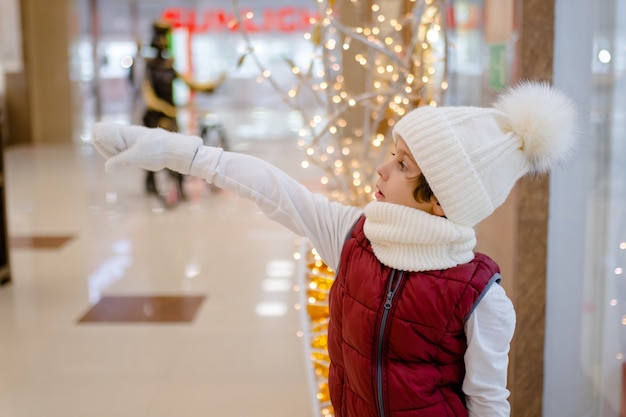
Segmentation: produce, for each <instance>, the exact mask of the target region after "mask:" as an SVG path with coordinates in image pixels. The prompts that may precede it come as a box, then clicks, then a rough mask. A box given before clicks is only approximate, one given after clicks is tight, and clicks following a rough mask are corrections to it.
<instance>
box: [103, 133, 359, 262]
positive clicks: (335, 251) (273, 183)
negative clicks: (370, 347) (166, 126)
mask: <svg viewBox="0 0 626 417" xmlns="http://www.w3.org/2000/svg"><path fill="white" fill-rule="evenodd" d="M93 136H94V145H95V146H96V148H97V149H98V151H99V152H100V153H101V154H102V155H103V156H104V157H105V158H107V159H108V160H107V162H106V165H105V166H106V168H107V170H109V171H112V170H116V169H119V168H122V167H125V166H136V167H140V168H143V169H147V170H151V171H157V170H160V169H163V168H169V169H172V170H174V171H177V172H180V173H182V174H191V175H195V176H198V177H201V178H204V179H205V180H206V181H207V182H209V183H212V184H214V185H216V186H218V187H221V188H223V189H225V190H228V191H231V192H233V193H236V194H238V195H239V196H241V197H244V198H247V199H250V200H252V201H254V202H255V203H256V204H257V205H258V206H259V208H260V209H261V210H262V211H263V212H264V213H265V215H266V216H267V217H268V218H270V219H272V220H275V221H277V222H279V223H280V224H282V225H283V226H285V227H287V228H289V229H290V230H291V231H293V232H294V233H296V234H297V235H299V236H304V237H307V238H308V239H309V240H311V242H312V244H313V245H314V247H315V248H316V249H317V251H318V252H319V253H320V255H321V256H322V258H323V259H324V261H325V262H326V264H327V265H328V266H330V267H331V268H333V269H336V267H337V265H338V263H339V255H340V253H341V248H342V247H343V243H344V240H345V237H346V235H347V233H348V232H349V230H350V229H351V228H352V226H353V224H354V222H355V221H356V220H357V218H358V217H359V216H360V215H361V209H359V208H356V207H350V206H345V205H342V204H340V203H337V202H331V201H330V200H328V199H327V198H326V197H325V196H323V195H321V194H315V193H311V192H310V191H309V190H308V189H307V188H306V187H304V186H303V185H302V184H300V183H298V182H297V181H295V180H294V179H293V178H291V177H290V176H288V175H287V174H286V173H284V172H283V171H282V170H280V169H279V168H277V167H275V166H274V165H272V164H270V163H268V162H266V161H264V160H262V159H259V158H256V157H254V156H251V155H245V154H240V153H233V152H225V151H223V150H222V149H220V148H214V147H209V146H203V143H202V140H201V139H200V138H199V137H196V136H188V135H182V134H179V133H172V132H167V131H165V130H163V129H149V128H146V127H142V126H124V125H118V124H113V123H97V124H96V125H95V126H94V129H93Z"/></svg>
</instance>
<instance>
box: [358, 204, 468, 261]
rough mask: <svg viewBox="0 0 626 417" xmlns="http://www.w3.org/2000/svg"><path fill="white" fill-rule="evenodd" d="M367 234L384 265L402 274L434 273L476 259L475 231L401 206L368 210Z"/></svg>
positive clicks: (380, 205)
mask: <svg viewBox="0 0 626 417" xmlns="http://www.w3.org/2000/svg"><path fill="white" fill-rule="evenodd" d="M364 212H365V217H366V219H365V224H364V226H363V231H364V233H365V236H366V237H367V238H368V239H369V240H370V242H371V243H372V249H373V250H374V254H375V255H376V257H377V258H378V260H379V261H380V262H382V263H383V264H384V265H386V266H388V267H391V268H395V269H398V270H401V271H432V270H436V269H446V268H451V267H453V266H456V265H459V264H464V263H467V262H469V261H471V260H472V259H474V253H473V252H472V249H474V246H475V245H476V235H475V233H474V229H473V228H471V227H467V226H459V225H457V224H454V223H452V222H451V221H450V220H448V219H446V218H444V217H439V216H435V215H432V214H429V213H426V212H424V211H421V210H418V209H415V208H411V207H407V206H402V205H399V204H391V203H383V202H379V201H373V202H371V203H369V204H368V205H367V206H366V207H365V210H364Z"/></svg>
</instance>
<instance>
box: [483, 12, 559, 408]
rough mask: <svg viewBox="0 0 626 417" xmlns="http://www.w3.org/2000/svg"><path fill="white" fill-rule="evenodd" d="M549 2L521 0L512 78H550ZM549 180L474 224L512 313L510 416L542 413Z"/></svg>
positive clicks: (528, 181)
mask: <svg viewBox="0 0 626 417" xmlns="http://www.w3.org/2000/svg"><path fill="white" fill-rule="evenodd" d="M554 8H555V5H554V0H523V1H521V5H520V6H519V8H518V9H519V12H521V16H520V18H519V19H518V21H519V22H520V24H521V27H520V40H519V42H518V51H517V53H516V56H517V57H518V62H517V64H516V69H515V71H514V72H515V78H516V79H519V80H540V81H547V82H551V81H552V63H553V42H554ZM549 196H550V188H549V178H548V176H543V177H540V178H522V179H521V180H520V181H519V182H518V184H517V186H516V187H515V188H514V189H513V191H512V192H511V195H510V196H509V198H508V199H507V201H506V202H505V204H504V205H502V206H501V207H500V208H498V209H497V210H496V212H495V213H494V214H493V215H492V216H491V217H490V218H489V219H487V220H485V221H484V222H483V223H481V224H480V225H479V227H478V228H477V235H478V241H479V247H478V248H477V249H478V250H480V251H482V252H486V253H488V254H490V255H492V256H493V258H494V259H495V260H496V261H497V262H498V263H499V264H500V266H501V267H502V275H503V277H504V280H505V281H504V287H505V289H506V291H507V293H508V294H509V296H510V297H511V299H512V301H513V304H514V305H515V310H516V312H517V326H516V330H515V336H514V338H513V343H512V346H511V354H510V366H509V389H510V390H511V398H510V402H511V416H512V417H541V415H542V407H543V379H544V365H543V364H544V361H543V357H544V336H545V319H546V264H547V231H548V207H549V205H548V202H549Z"/></svg>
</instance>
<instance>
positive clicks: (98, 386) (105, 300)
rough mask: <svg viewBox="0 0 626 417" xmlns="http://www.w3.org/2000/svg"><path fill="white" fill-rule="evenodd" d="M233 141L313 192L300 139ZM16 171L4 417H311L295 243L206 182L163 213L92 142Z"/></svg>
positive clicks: (14, 151) (18, 158)
mask: <svg viewBox="0 0 626 417" xmlns="http://www.w3.org/2000/svg"><path fill="white" fill-rule="evenodd" d="M234 139H235V142H234V148H235V150H238V151H242V152H247V153H251V154H256V155H259V156H261V157H263V158H265V159H268V160H270V161H271V162H274V163H276V164H277V165H278V166H280V167H281V168H283V169H285V170H286V171H288V172H290V173H292V174H293V175H294V176H296V177H298V178H300V179H301V180H302V181H303V182H305V183H307V185H309V186H311V187H312V188H314V187H315V186H316V184H317V179H318V175H317V174H315V173H314V172H308V171H304V170H302V169H301V168H300V167H299V164H300V161H301V160H302V154H301V152H302V151H301V150H299V149H298V148H297V147H296V145H295V136H294V138H291V139H279V140H262V139H261V138H251V137H248V138H246V139H245V140H239V141H238V142H237V138H236V135H235V137H234ZM5 163H6V167H5V170H6V189H7V211H8V223H9V235H10V245H11V254H10V255H11V256H10V260H11V275H12V279H13V281H12V283H11V284H9V285H8V286H5V287H2V288H0V417H99V416H102V417H111V416H115V417H144V416H145V417H148V416H150V417H159V416H162V417H172V416H185V417H194V416H198V417H200V416H202V417H206V416H241V417H249V416H250V417H251V416H255V417H263V416H267V417H269V416H271V417H296V416H302V417H309V416H312V415H313V411H312V409H313V408H312V399H311V395H310V392H311V387H310V386H309V379H308V376H307V372H308V369H307V366H309V362H308V359H307V357H306V355H305V351H304V349H303V339H302V338H300V337H299V336H298V331H299V330H301V329H302V326H303V323H302V322H301V321H300V320H301V315H300V313H299V312H298V311H296V310H295V308H294V305H295V304H297V303H298V297H299V294H298V293H297V292H296V291H294V289H293V287H294V285H295V284H296V281H297V279H298V273H299V272H298V271H299V267H300V265H299V264H298V263H297V261H295V260H294V253H295V252H297V251H298V250H299V249H300V244H301V242H300V241H299V240H298V239H297V237H296V236H294V235H293V234H292V233H291V232H289V231H287V230H286V229H283V228H282V227H281V226H279V225H277V224H275V223H273V222H271V221H269V220H267V219H266V218H265V217H263V215H262V214H261V213H260V211H258V210H257V209H256V207H255V206H254V204H252V203H250V202H248V201H245V200H242V199H239V198H238V197H236V196H234V195H231V194H229V193H226V192H223V191H215V190H210V189H208V188H207V187H205V184H204V183H202V182H199V181H195V180H193V179H188V180H187V182H186V187H187V190H188V192H189V195H190V198H189V200H188V201H186V202H184V203H182V204H181V205H179V206H177V207H175V208H174V209H169V210H168V209H163V207H162V205H161V203H160V202H159V201H158V200H155V199H153V198H149V197H147V196H146V195H145V194H144V192H143V189H142V186H143V175H144V173H143V172H142V171H140V170H135V169H126V170H124V171H122V172H118V173H114V174H105V172H104V164H103V160H102V158H101V157H100V156H99V155H98V154H97V153H96V152H95V151H94V149H93V148H92V147H91V145H89V144H88V143H87V144H78V145H70V144H68V145H57V146H37V147H22V148H9V149H7V150H6V151H5ZM242 169H245V167H242Z"/></svg>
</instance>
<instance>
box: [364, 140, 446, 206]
mask: <svg viewBox="0 0 626 417" xmlns="http://www.w3.org/2000/svg"><path fill="white" fill-rule="evenodd" d="M392 156H393V158H392V159H391V160H390V161H387V162H385V163H383V164H382V165H381V166H379V167H378V169H377V171H376V172H378V175H379V176H380V178H379V179H378V181H377V182H376V200H378V201H381V202H385V203H393V204H401V205H403V206H408V207H412V208H416V209H418V210H422V211H425V212H427V213H430V214H435V215H439V216H442V215H443V212H441V214H440V213H439V212H440V211H441V206H439V205H438V204H437V199H435V198H434V197H433V198H432V199H431V200H430V201H426V202H418V201H416V200H415V198H414V197H413V191H414V190H415V187H416V185H417V178H418V177H419V175H420V174H421V173H422V171H421V170H420V167H419V166H418V165H417V162H415V159H413V156H412V155H411V151H409V148H408V146H407V145H406V142H405V141H404V140H402V138H398V140H397V141H396V146H395V151H394V152H393V153H392Z"/></svg>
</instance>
